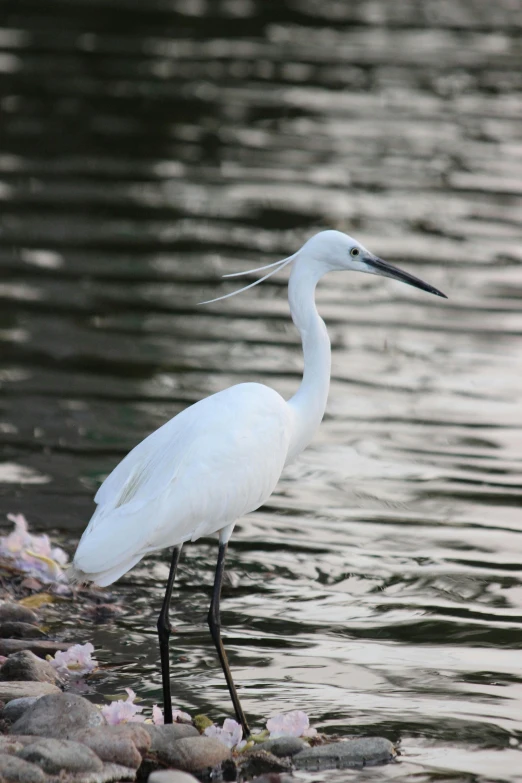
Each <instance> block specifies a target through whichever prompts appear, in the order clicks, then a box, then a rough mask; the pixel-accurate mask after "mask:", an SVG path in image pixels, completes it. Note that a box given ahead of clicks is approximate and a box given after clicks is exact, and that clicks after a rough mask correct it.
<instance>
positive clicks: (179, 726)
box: [143, 723, 200, 757]
mask: <svg viewBox="0 0 522 783" xmlns="http://www.w3.org/2000/svg"><path fill="white" fill-rule="evenodd" d="M143 728H144V729H146V731H147V732H148V734H149V735H150V738H151V746H150V750H151V751H152V752H153V753H157V754H158V755H159V756H161V757H163V755H164V754H165V753H167V754H168V752H169V748H170V747H171V746H172V744H173V743H174V742H177V741H178V740H180V739H185V738H186V737H199V736H200V735H199V731H198V730H197V729H196V728H194V726H191V725H190V724H188V723H168V724H166V725H165V726H153V725H152V724H151V723H145V724H143Z"/></svg>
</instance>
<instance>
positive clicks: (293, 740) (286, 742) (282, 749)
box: [257, 737, 308, 758]
mask: <svg viewBox="0 0 522 783" xmlns="http://www.w3.org/2000/svg"><path fill="white" fill-rule="evenodd" d="M306 748H308V745H307V743H306V742H305V741H304V740H302V739H301V738H300V737H277V738H275V739H269V740H267V741H266V742H261V743H260V744H259V745H257V749H258V750H266V751H268V753H273V754H274V756H277V757H278V758H285V757H286V756H295V754H296V753H300V752H301V751H302V750H305V749H306Z"/></svg>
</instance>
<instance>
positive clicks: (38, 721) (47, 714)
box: [0, 682, 105, 739]
mask: <svg viewBox="0 0 522 783" xmlns="http://www.w3.org/2000/svg"><path fill="white" fill-rule="evenodd" d="M25 684H26V685H39V686H40V687H42V686H44V685H45V686H46V687H48V688H52V687H55V686H52V685H50V684H49V683H36V682H34V683H25ZM55 690H58V689H57V688H55ZM0 693H1V689H0ZM0 698H1V696H0ZM104 724H105V718H104V717H103V715H102V714H101V712H100V710H99V709H98V708H97V707H95V706H94V704H91V702H90V701H87V699H84V698H83V697H82V696H76V695H75V694H73V693H60V692H58V693H51V694H50V695H49V696H42V698H41V699H38V701H36V702H35V703H34V704H33V705H32V707H29V709H27V710H26V711H25V712H24V713H23V715H22V716H21V717H20V718H18V720H17V721H16V723H14V724H13V726H12V728H11V733H12V734H37V735H40V736H42V737H57V738H59V739H68V738H69V735H72V734H74V733H75V732H77V731H79V730H80V729H87V728H89V727H91V726H101V725H104Z"/></svg>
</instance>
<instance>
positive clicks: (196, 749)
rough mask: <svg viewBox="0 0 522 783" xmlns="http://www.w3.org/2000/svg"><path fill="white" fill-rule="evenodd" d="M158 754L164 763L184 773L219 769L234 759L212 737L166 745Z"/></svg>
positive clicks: (178, 741) (224, 747) (227, 750)
mask: <svg viewBox="0 0 522 783" xmlns="http://www.w3.org/2000/svg"><path fill="white" fill-rule="evenodd" d="M153 745H154V741H153ZM151 749H152V748H151ZM156 752H157V755H158V759H159V760H160V761H161V762H162V763H164V764H168V765H169V766H173V767H176V769H181V770H183V771H184V772H202V771H204V770H207V769H211V768H213V767H217V766H219V765H220V764H222V763H223V762H224V761H227V760H228V759H230V758H231V757H232V752H231V750H230V749H229V748H227V747H226V745H223V744H222V743H221V742H219V741H218V740H216V739H212V738H211V737H201V736H199V735H198V736H197V737H184V738H183V739H178V740H177V741H175V742H172V743H171V744H170V745H168V744H167V743H165V745H163V746H162V749H161V751H156Z"/></svg>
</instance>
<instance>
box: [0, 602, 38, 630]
mask: <svg viewBox="0 0 522 783" xmlns="http://www.w3.org/2000/svg"><path fill="white" fill-rule="evenodd" d="M6 622H15V623H29V624H30V625H38V617H37V616H36V615H35V613H34V612H33V610H32V609H28V608H27V607H26V606H22V605H21V604H13V603H10V602H6V603H5V604H0V623H6Z"/></svg>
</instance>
